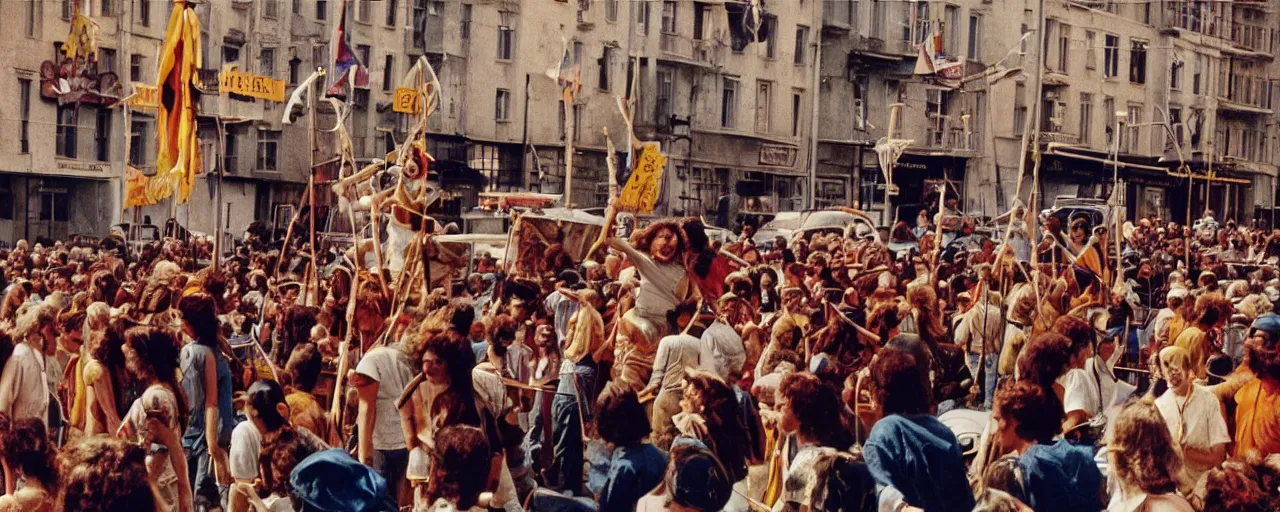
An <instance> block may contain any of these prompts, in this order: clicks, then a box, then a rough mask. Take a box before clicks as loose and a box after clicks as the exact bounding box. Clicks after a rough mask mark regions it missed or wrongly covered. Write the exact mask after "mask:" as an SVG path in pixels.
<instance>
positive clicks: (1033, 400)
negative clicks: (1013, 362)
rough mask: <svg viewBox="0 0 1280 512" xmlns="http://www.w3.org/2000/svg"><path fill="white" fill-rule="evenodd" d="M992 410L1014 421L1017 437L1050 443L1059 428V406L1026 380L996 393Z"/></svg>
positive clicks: (1061, 414)
mask: <svg viewBox="0 0 1280 512" xmlns="http://www.w3.org/2000/svg"><path fill="white" fill-rule="evenodd" d="M994 405H995V410H996V412H997V413H998V414H999V415H1000V417H1002V418H1004V419H1006V420H1013V421H1016V422H1017V426H1016V427H1015V428H1014V432H1015V433H1016V434H1017V436H1018V437H1020V438H1022V439H1026V440H1028V441H1036V442H1038V443H1045V444H1048V443H1052V442H1053V436H1056V435H1058V431H1059V430H1060V429H1061V428H1062V419H1063V418H1062V417H1063V413H1062V408H1061V407H1054V406H1053V403H1052V402H1050V400H1049V398H1048V397H1046V396H1045V390H1044V389H1043V388H1041V387H1039V386H1037V385H1035V384H1032V383H1030V382H1027V381H1020V382H1015V383H1014V384H1013V385H1012V386H1009V387H1008V388H1005V389H1003V390H1001V391H1000V392H999V393H997V394H996V399H995V404H994Z"/></svg>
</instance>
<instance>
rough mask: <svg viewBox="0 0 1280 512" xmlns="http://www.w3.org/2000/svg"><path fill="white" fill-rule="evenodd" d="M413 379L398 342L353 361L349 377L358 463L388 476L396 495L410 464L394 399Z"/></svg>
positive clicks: (392, 490) (390, 485)
mask: <svg viewBox="0 0 1280 512" xmlns="http://www.w3.org/2000/svg"><path fill="white" fill-rule="evenodd" d="M412 380H413V369H412V368H410V366H409V362H408V358H407V357H405V354H404V352H403V351H402V350H401V348H400V344H398V343H397V344H394V345H388V346H382V347H377V348H375V349H373V350H370V351H369V352H368V353H367V354H365V355H364V357H363V358H361V359H360V364H358V365H356V374H355V376H353V377H352V379H351V385H353V386H355V388H356V392H357V394H358V396H359V408H358V412H357V413H356V414H357V416H356V425H357V432H358V433H359V439H358V443H357V449H356V453H357V454H358V455H359V457H358V458H359V460H360V463H361V464H365V465H367V466H369V467H372V468H373V470H374V471H377V472H378V474H379V475H382V477H383V478H385V479H386V480H387V490H388V491H389V492H390V494H391V495H392V496H399V493H400V487H401V485H402V484H403V483H404V480H405V472H406V471H407V469H408V467H409V450H408V448H407V446H408V445H407V443H406V442H405V436H404V430H402V429H401V425H400V410H399V409H397V408H396V400H398V399H399V398H400V395H401V394H403V393H404V390H405V388H406V387H408V385H409V382H410V381H412Z"/></svg>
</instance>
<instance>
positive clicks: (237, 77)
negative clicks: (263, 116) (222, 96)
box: [218, 70, 285, 102]
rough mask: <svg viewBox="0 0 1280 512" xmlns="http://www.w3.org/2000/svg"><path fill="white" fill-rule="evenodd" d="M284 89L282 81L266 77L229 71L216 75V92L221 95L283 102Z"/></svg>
mask: <svg viewBox="0 0 1280 512" xmlns="http://www.w3.org/2000/svg"><path fill="white" fill-rule="evenodd" d="M284 87H285V84H284V80H276V79H274V78H271V77H268V76H259V75H251V74H249V73H242V72H239V71H230V70H228V71H223V72H222V73H219V74H218V91H219V92H223V93H234V94H240V95H243V96H248V97H250V98H258V99H263V100H268V101H279V102H283V101H284Z"/></svg>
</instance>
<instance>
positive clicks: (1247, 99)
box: [1218, 67, 1275, 114]
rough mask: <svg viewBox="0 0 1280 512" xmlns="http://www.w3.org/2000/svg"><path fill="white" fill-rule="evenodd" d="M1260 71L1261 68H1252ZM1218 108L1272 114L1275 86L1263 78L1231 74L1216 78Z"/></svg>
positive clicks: (1223, 74)
mask: <svg viewBox="0 0 1280 512" xmlns="http://www.w3.org/2000/svg"><path fill="white" fill-rule="evenodd" d="M1254 69H1258V70H1261V67H1258V68H1254ZM1218 80H1219V82H1218V83H1219V84H1221V88H1220V89H1219V90H1218V108H1220V109H1222V110H1229V111H1234V112H1241V113H1247V114H1271V113H1272V103H1271V101H1272V99H1271V97H1272V94H1273V91H1272V89H1273V88H1274V85H1275V84H1272V83H1271V82H1270V81H1269V80H1267V79H1266V78H1263V77H1258V76H1250V75H1246V74H1237V73H1233V74H1230V75H1227V74H1226V73H1222V74H1220V75H1219V76H1218Z"/></svg>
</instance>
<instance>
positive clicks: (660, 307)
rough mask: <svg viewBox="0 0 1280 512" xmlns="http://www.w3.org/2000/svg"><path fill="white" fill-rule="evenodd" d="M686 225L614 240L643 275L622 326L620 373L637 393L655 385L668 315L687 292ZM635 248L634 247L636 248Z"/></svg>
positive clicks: (662, 224)
mask: <svg viewBox="0 0 1280 512" xmlns="http://www.w3.org/2000/svg"><path fill="white" fill-rule="evenodd" d="M682 235H683V232H682V231H681V229H680V226H679V225H678V224H676V223H675V222H672V221H666V220H664V221H659V222H655V223H653V224H651V225H649V226H648V227H646V228H645V229H643V230H641V231H638V232H636V233H635V234H634V235H632V237H631V239H632V243H628V242H627V241H626V240H622V239H619V238H613V237H610V238H609V239H608V240H609V246H610V247H612V248H613V249H615V250H618V251H620V252H622V253H623V254H625V255H626V256H627V260H628V261H630V262H631V264H632V265H633V266H634V267H635V269H636V273H637V274H639V276H640V286H639V289H638V291H637V294H636V304H635V307H634V308H632V309H631V310H630V311H627V313H626V314H625V315H623V317H622V321H621V322H620V323H619V324H618V337H617V341H616V344H617V354H618V355H617V360H618V365H617V368H618V372H617V373H618V375H619V377H620V378H621V379H622V380H624V381H626V382H627V384H628V385H630V386H632V387H634V388H635V389H636V390H637V391H638V390H640V389H641V388H643V387H644V385H645V383H647V382H648V381H649V375H650V373H651V372H652V371H653V358H654V354H655V352H656V351H657V348H658V341H659V340H661V339H662V337H663V336H666V335H668V334H671V328H670V326H669V325H668V322H667V313H668V312H670V311H672V310H674V309H675V308H676V305H677V304H679V303H680V300H681V298H682V297H684V296H685V294H686V292H687V287H688V284H687V281H686V279H685V265H684V254H685V251H686V249H685V248H686V242H685V239H684V236H682ZM633 244H634V246H633Z"/></svg>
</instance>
